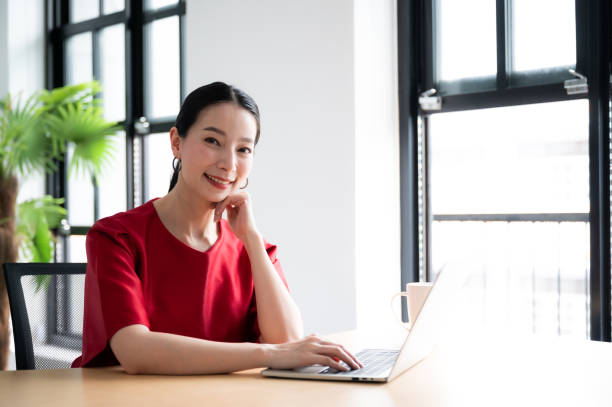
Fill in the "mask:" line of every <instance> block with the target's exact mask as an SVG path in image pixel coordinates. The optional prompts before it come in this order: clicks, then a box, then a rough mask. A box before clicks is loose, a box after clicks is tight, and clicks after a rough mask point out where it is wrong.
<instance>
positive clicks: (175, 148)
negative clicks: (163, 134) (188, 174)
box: [170, 126, 181, 160]
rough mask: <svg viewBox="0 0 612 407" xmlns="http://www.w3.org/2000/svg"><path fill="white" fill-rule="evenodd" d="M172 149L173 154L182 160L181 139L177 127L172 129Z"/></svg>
mask: <svg viewBox="0 0 612 407" xmlns="http://www.w3.org/2000/svg"><path fill="white" fill-rule="evenodd" d="M170 147H171V148H172V154H173V155H174V156H175V157H176V158H178V159H179V160H180V159H181V137H180V136H179V134H178V130H177V128H176V127H174V126H173V127H172V128H171V129H170Z"/></svg>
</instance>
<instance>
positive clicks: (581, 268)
mask: <svg viewBox="0 0 612 407" xmlns="http://www.w3.org/2000/svg"><path fill="white" fill-rule="evenodd" d="M430 236H431V240H430V245H431V246H430V247H431V265H432V267H431V270H438V269H439V268H440V267H441V266H442V265H444V264H445V263H448V262H454V261H459V262H461V263H462V264H468V265H469V267H473V268H474V271H475V273H476V276H477V277H476V282H475V284H477V285H481V287H480V288H482V289H481V290H479V291H478V292H479V293H480V294H479V296H480V298H478V299H477V301H479V302H481V305H482V306H481V307H479V309H480V310H482V318H483V320H484V322H485V323H487V324H503V325H504V326H505V327H507V328H509V329H512V330H516V331H520V332H524V333H527V332H532V333H537V334H539V333H544V334H553V335H571V336H579V337H584V338H589V256H590V253H589V215H588V214H585V213H538V214H469V215H463V214H461V215H454V214H453V215H446V214H445V215H434V216H433V219H432V224H431V235H430ZM431 277H434V276H431Z"/></svg>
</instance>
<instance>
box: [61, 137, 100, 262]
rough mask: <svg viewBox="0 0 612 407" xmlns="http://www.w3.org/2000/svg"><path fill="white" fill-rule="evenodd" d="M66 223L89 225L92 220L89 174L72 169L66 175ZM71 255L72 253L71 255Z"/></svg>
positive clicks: (91, 188)
mask: <svg viewBox="0 0 612 407" xmlns="http://www.w3.org/2000/svg"><path fill="white" fill-rule="evenodd" d="M73 151H74V147H72V146H68V160H67V162H66V165H67V166H70V161H71V160H72V155H73ZM67 195H68V223H69V224H70V225H71V226H89V225H93V222H94V199H93V198H94V195H93V184H92V182H91V175H90V174H89V173H87V172H85V171H84V170H82V169H81V170H78V171H77V170H76V169H73V170H72V172H71V173H70V176H68V192H67ZM71 256H72V255H71Z"/></svg>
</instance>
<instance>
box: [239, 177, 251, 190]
mask: <svg viewBox="0 0 612 407" xmlns="http://www.w3.org/2000/svg"><path fill="white" fill-rule="evenodd" d="M248 185H249V179H248V178H247V182H246V184H244V186H243V187H240V189H245V188H246V187H247V186H248Z"/></svg>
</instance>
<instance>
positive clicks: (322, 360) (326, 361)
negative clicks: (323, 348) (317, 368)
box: [314, 355, 350, 372]
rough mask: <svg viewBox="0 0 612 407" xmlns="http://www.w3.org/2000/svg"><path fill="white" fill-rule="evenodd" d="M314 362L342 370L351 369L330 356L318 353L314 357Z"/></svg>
mask: <svg viewBox="0 0 612 407" xmlns="http://www.w3.org/2000/svg"><path fill="white" fill-rule="evenodd" d="M314 363H317V364H319V365H323V366H329V367H332V368H334V369H336V370H341V371H343V372H346V371H348V370H350V369H349V368H348V367H346V366H344V365H342V364H341V363H340V362H336V361H335V360H334V359H333V358H330V357H329V356H323V355H318V356H316V357H315V358H314Z"/></svg>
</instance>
